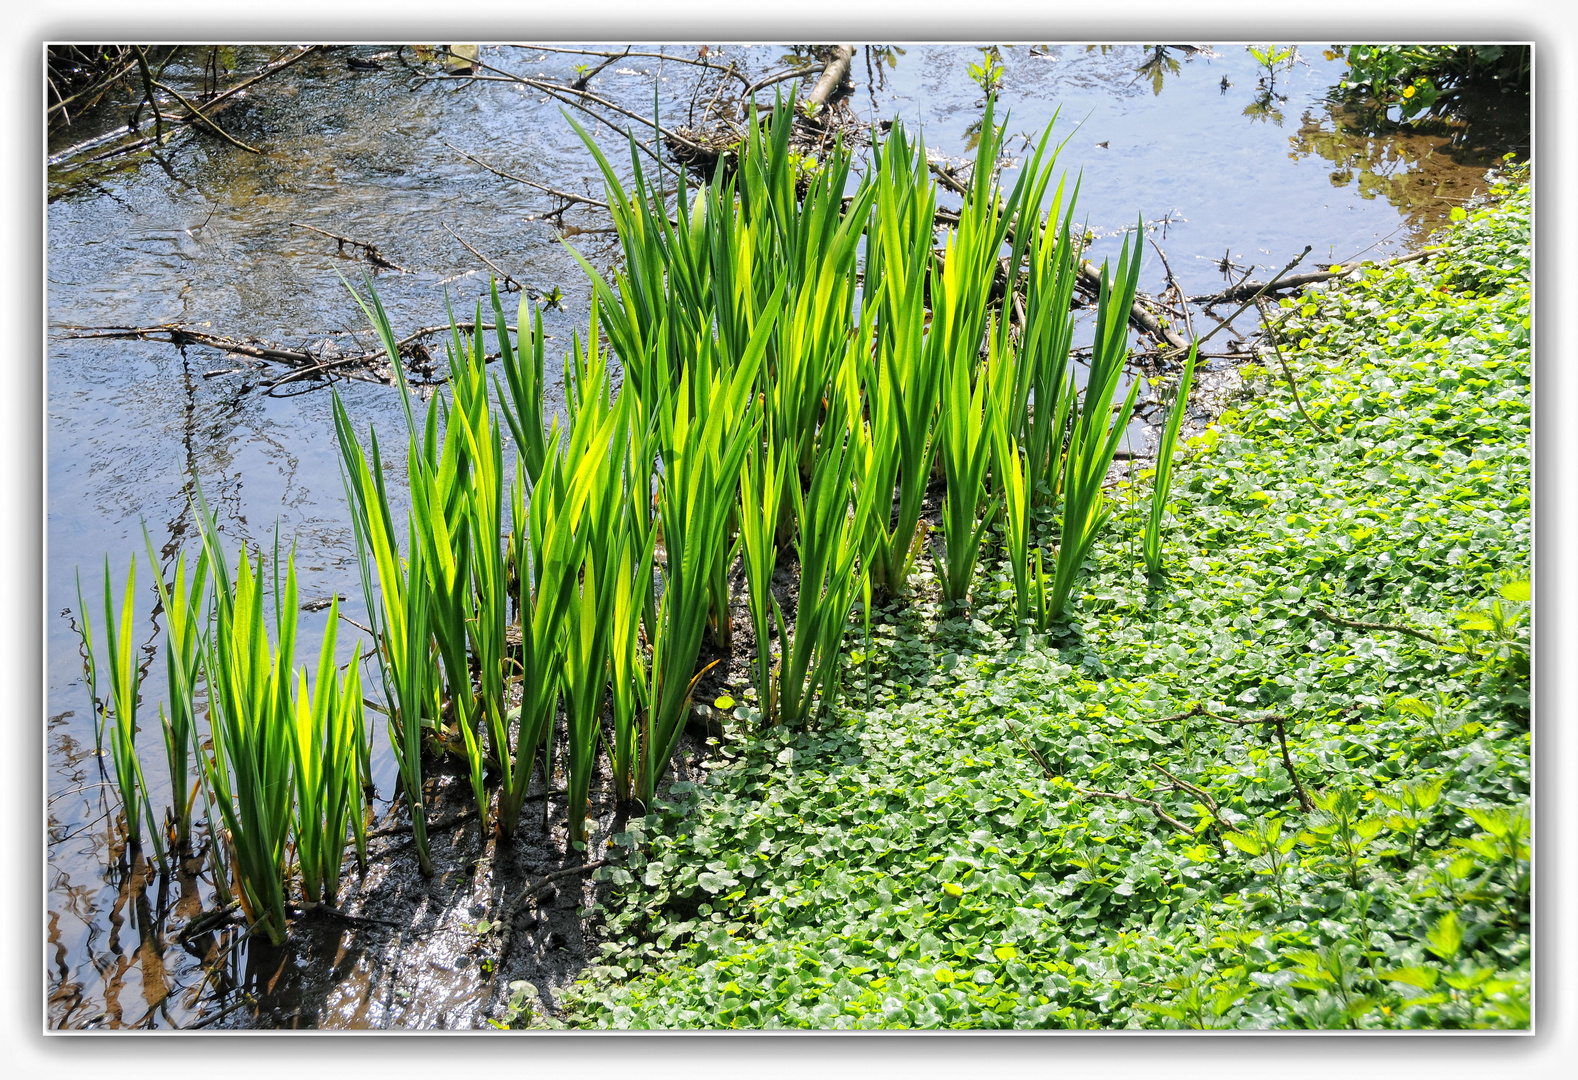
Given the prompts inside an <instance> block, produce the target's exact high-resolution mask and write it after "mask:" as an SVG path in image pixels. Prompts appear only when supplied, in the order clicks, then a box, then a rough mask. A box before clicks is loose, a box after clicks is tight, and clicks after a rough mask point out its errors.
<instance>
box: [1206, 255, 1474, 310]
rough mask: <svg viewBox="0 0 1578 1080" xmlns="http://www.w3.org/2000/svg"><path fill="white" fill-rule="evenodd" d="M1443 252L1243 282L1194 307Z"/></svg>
mask: <svg viewBox="0 0 1578 1080" xmlns="http://www.w3.org/2000/svg"><path fill="white" fill-rule="evenodd" d="M1442 250H1443V249H1441V248H1424V249H1423V250H1420V251H1414V252H1410V253H1409V254H1407V255H1399V256H1398V257H1397V258H1395V259H1392V260H1390V261H1388V262H1384V263H1371V262H1369V261H1364V262H1349V263H1339V264H1338V267H1339V268H1338V269H1335V270H1319V271H1316V272H1314V273H1310V274H1290V275H1288V276H1287V277H1282V276H1280V275H1279V276H1278V277H1275V278H1272V279H1271V283H1270V284H1266V285H1262V284H1260V282H1258V281H1241V282H1239V283H1238V284H1237V285H1234V286H1232V287H1231V288H1227V289H1223V290H1222V291H1221V292H1219V293H1207V294H1206V295H1204V296H1191V297H1190V298H1189V302H1190V303H1191V304H1205V305H1208V306H1209V305H1211V304H1231V303H1233V302H1234V301H1237V300H1245V299H1249V300H1253V299H1254V298H1255V297H1256V296H1259V295H1262V294H1264V293H1271V292H1286V291H1289V290H1292V289H1302V288H1303V287H1304V286H1306V285H1315V284H1318V283H1320V282H1322V281H1330V280H1331V279H1332V278H1339V277H1342V276H1343V275H1344V274H1351V273H1353V272H1354V271H1355V270H1358V269H1359V268H1360V267H1364V266H1372V265H1374V266H1401V265H1403V264H1404V263H1411V262H1418V261H1419V260H1420V259H1428V258H1430V256H1432V255H1439V254H1440V253H1441V251H1442Z"/></svg>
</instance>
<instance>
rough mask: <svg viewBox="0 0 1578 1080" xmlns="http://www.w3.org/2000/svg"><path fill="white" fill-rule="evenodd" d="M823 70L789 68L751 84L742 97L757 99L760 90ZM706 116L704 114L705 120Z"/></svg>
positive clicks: (810, 67) (813, 66)
mask: <svg viewBox="0 0 1578 1080" xmlns="http://www.w3.org/2000/svg"><path fill="white" fill-rule="evenodd" d="M821 70H823V69H822V68H819V67H817V66H816V65H815V64H811V65H808V66H806V67H797V68H789V69H787V70H785V71H779V72H776V73H774V74H772V75H768V76H766V77H765V78H761V79H757V80H756V81H755V82H753V83H751V84H750V85H749V86H747V87H746V88H745V93H744V94H742V95H741V97H745V98H752V97H755V96H756V92H757V91H758V90H763V89H766V88H767V87H769V86H773V85H775V84H777V83H781V82H788V81H789V80H790V79H803V78H805V76H807V75H815V74H816V73H817V72H818V71H821ZM705 115H706V114H703V118H704V119H705Z"/></svg>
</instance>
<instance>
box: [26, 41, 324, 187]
mask: <svg viewBox="0 0 1578 1080" xmlns="http://www.w3.org/2000/svg"><path fill="white" fill-rule="evenodd" d="M318 48H319V46H317V45H309V46H307V47H306V48H304V49H298V50H297V51H296V52H294V53H291V54H289V55H288V56H286V57H285V58H284V59H282V60H276V61H274V62H273V63H272V64H269V65H268V66H266V67H264V68H263V70H261V71H259V72H258V73H257V74H256V75H254V76H253V77H252V78H250V79H247V80H245V81H243V82H240V83H237V84H236V85H235V86H232V87H231V88H230V89H229V90H226V91H225V92H224V93H222V94H216V95H215V96H214V97H213V98H212V99H210V100H209V101H208V103H207V109H208V112H207V114H206V115H205V116H204V118H205V119H207V118H208V117H212V115H213V114H214V112H215V106H217V105H219V104H220V103H222V102H224V101H227V100H229V99H230V98H232V97H234V96H235V95H236V94H239V93H240V92H241V91H243V90H245V89H247V87H249V86H252V85H254V84H256V83H258V82H261V81H262V80H263V79H266V78H268V77H269V76H270V75H273V74H275V73H276V72H280V71H283V70H284V69H286V68H288V67H290V66H291V65H292V64H295V63H298V62H299V61H301V60H302V59H304V58H305V57H307V56H310V55H312V53H314V52H315V51H317V49H318ZM192 119H193V118H188V119H186V120H182V121H180V122H181V123H190V122H191V120H192ZM94 141H97V140H90V142H89V143H88V144H84V145H91V144H92V142H94ZM155 141H156V140H154V139H151V138H149V139H137V140H135V141H133V142H129V143H124V144H122V145H120V146H116V147H113V148H111V149H109V150H106V151H105V152H104V153H102V154H99V155H98V156H97V157H94V158H93V159H92V160H93V161H105V160H108V159H109V158H113V157H119V156H120V155H122V154H129V153H132V152H134V151H137V150H141V149H143V148H144V147H146V146H148V145H150V144H153V143H154V142H155ZM76 152H77V151H76V149H75V148H72V149H68V150H65V151H63V152H61V153H59V154H55V155H53V156H52V157H51V160H52V161H60V160H64V159H67V158H69V157H71V156H72V155H73V154H74V153H76Z"/></svg>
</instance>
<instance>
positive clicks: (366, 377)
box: [69, 319, 516, 392]
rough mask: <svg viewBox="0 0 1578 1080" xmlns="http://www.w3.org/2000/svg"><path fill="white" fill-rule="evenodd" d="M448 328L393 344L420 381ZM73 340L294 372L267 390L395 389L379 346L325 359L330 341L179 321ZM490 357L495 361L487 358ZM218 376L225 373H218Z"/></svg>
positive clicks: (86, 331) (86, 332) (463, 325)
mask: <svg viewBox="0 0 1578 1080" xmlns="http://www.w3.org/2000/svg"><path fill="white" fill-rule="evenodd" d="M476 328H477V324H476V323H475V322H473V321H471V320H469V319H464V320H459V321H457V322H456V323H455V324H454V329H456V330H462V331H466V332H470V331H473V330H475V329H476ZM450 329H451V328H450V326H449V325H448V324H445V325H442V326H423V327H420V328H418V329H417V330H414V331H412V332H411V333H410V334H407V335H406V336H405V337H403V338H401V339H400V340H399V341H397V342H395V345H396V346H397V348H398V351H399V353H400V358H401V360H402V361H403V362H405V364H406V366H407V367H408V368H410V369H411V371H412V372H413V373H414V374H417V375H420V376H422V377H423V378H424V379H431V377H432V375H433V356H432V354H431V353H430V352H429V351H428V349H427V346H426V345H424V344H423V343H422V342H423V339H425V338H430V337H434V336H436V335H439V334H447V333H449V332H450ZM482 329H484V330H492V329H493V324H492V323H483V324H482ZM505 329H506V330H509V331H510V332H512V333H514V332H516V328H515V327H513V326H510V325H508V324H506V325H505ZM69 336H70V337H73V338H118V339H136V340H140V341H162V342H166V343H168V344H170V345H174V346H176V347H177V348H184V347H185V346H187V345H205V346H207V347H208V348H211V349H218V350H219V351H220V352H223V353H228V354H232V355H235V356H245V357H250V358H251V359H254V360H264V361H267V362H269V363H274V364H284V365H286V366H287V367H289V368H291V369H292V370H291V371H289V372H287V373H285V374H284V375H281V376H280V377H279V378H277V379H275V380H273V381H272V382H270V383H268V384H267V386H266V387H265V389H266V390H268V391H269V392H273V391H274V390H275V389H276V388H278V387H280V386H283V385H285V384H287V383H293V382H301V381H303V380H306V379H312V378H322V377H327V378H333V377H336V376H337V377H342V378H348V379H359V380H361V381H363V382H376V383H381V384H383V385H385V386H393V385H394V382H395V380H394V375H393V373H392V372H387V371H386V370H385V369H386V368H387V365H388V363H389V357H388V356H387V355H386V354H385V352H384V350H383V349H382V348H376V349H371V350H368V351H366V352H358V353H351V354H346V355H343V356H334V355H326V354H327V352H328V348H327V347H328V346H329V345H330V344H331V343H330V342H327V341H326V342H325V343H324V344H323V345H321V346H320V347H319V350H318V352H317V354H314V353H313V352H311V351H309V350H307V349H286V348H281V347H279V346H278V345H272V344H267V343H264V342H260V341H257V340H256V339H252V340H241V339H239V338H233V337H225V336H223V335H220V334H210V333H208V332H206V331H203V330H193V329H191V328H190V327H186V326H182V325H180V324H177V323H167V324H164V325H161V326H112V327H75V328H73V329H72V332H71V334H70V335H69ZM489 359H490V360H491V359H493V357H491V356H490V357H489ZM219 374H229V373H228V372H220V373H219Z"/></svg>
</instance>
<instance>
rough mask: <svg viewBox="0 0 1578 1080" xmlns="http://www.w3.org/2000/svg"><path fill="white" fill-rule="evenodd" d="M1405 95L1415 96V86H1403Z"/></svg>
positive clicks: (1407, 96) (1406, 96)
mask: <svg viewBox="0 0 1578 1080" xmlns="http://www.w3.org/2000/svg"><path fill="white" fill-rule="evenodd" d="M1403 96H1404V97H1405V98H1411V97H1413V96H1414V88H1413V87H1412V86H1406V87H1404V88H1403Z"/></svg>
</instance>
